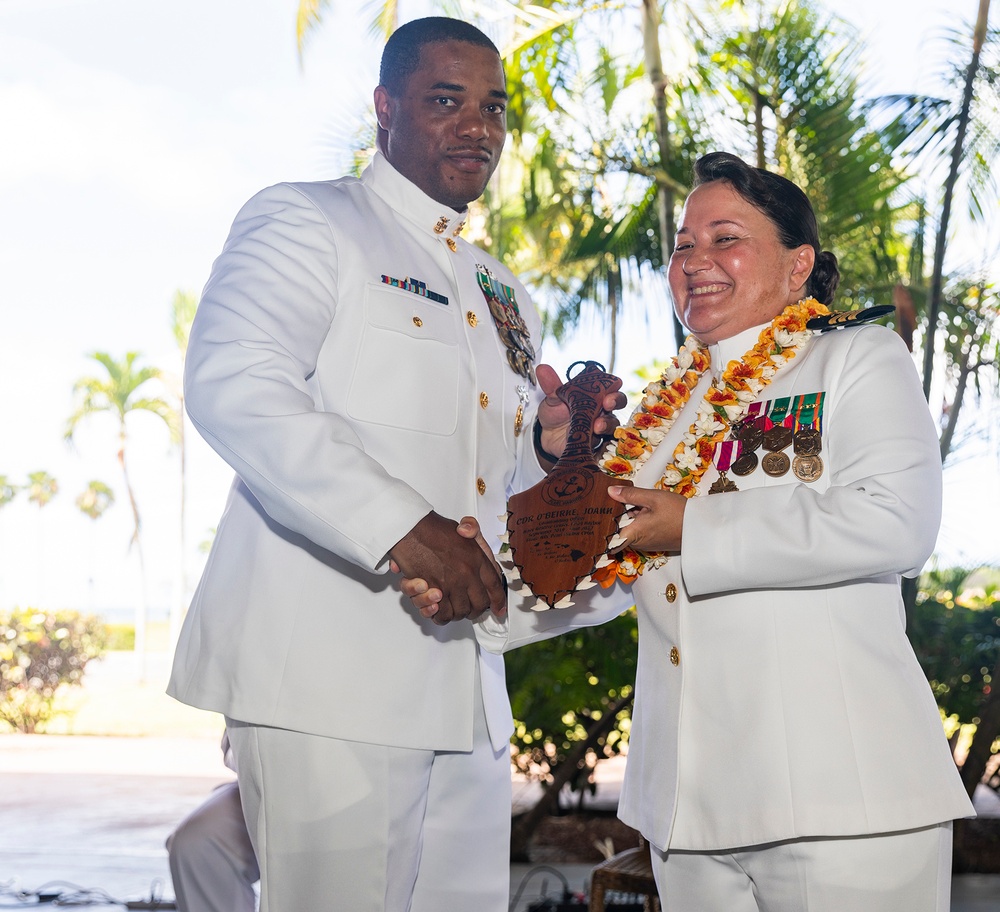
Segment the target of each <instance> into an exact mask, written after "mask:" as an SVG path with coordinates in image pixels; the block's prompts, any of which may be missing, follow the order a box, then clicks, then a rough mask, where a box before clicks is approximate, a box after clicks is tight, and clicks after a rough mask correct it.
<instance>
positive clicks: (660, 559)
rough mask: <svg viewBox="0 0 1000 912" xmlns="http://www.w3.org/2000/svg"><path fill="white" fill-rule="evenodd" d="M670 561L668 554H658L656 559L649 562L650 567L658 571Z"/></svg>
mask: <svg viewBox="0 0 1000 912" xmlns="http://www.w3.org/2000/svg"><path fill="white" fill-rule="evenodd" d="M668 560H669V558H668V557H667V555H666V554H657V555H656V557H654V558H652V559H651V560H650V561H649V567H650V569H651V570H658V569H659V568H660V567H662V566H663V565H664V564H666V562H667V561H668Z"/></svg>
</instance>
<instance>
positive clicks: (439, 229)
mask: <svg viewBox="0 0 1000 912" xmlns="http://www.w3.org/2000/svg"><path fill="white" fill-rule="evenodd" d="M447 227H448V219H447V218H445V217H444V216H443V215H442V216H441V218H439V219H438V220H437V224H436V225H435V226H434V233H435V234H444V232H445V229H446V228H447Z"/></svg>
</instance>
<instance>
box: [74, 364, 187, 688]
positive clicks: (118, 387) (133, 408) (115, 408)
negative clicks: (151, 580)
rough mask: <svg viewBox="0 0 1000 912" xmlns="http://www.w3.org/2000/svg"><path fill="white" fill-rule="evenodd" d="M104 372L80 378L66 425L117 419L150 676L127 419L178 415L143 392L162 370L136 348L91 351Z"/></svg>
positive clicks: (141, 646) (141, 640)
mask: <svg viewBox="0 0 1000 912" xmlns="http://www.w3.org/2000/svg"><path fill="white" fill-rule="evenodd" d="M89 357H90V358H92V359H93V360H94V361H96V362H97V363H98V364H99V365H100V366H101V367H102V368H103V369H104V372H103V374H101V375H100V376H86V377H81V378H80V379H79V380H77V382H76V384H75V386H74V393H75V395H76V397H77V406H76V409H75V410H74V412H73V413H72V414H71V415H70V417H69V420H68V421H67V423H66V433H65V437H66V439H67V440H68V441H72V440H73V435H74V433H75V432H76V429H77V427H78V426H79V425H80V422H81V421H83V420H84V419H86V418H90V417H92V416H94V415H99V414H109V415H111V416H112V418H113V419H114V420H115V422H116V424H117V431H118V451H117V458H118V465H119V467H120V468H121V472H122V480H123V481H124V483H125V490H126V491H127V492H128V500H129V506H130V507H131V509H132V538H131V541H130V547H131V546H133V545H134V546H135V549H136V555H137V557H138V559H139V579H140V589H141V591H140V597H139V602H138V605H137V607H136V622H135V652H136V654H137V655H138V656H139V672H140V677H142V676H144V675H145V652H146V619H147V616H148V607H147V604H146V566H145V560H144V558H143V553H142V540H141V535H140V533H141V529H142V523H141V521H140V518H139V507H138V504H137V502H136V497H135V491H134V489H133V487H132V481H131V478H130V477H129V472H128V462H127V460H126V453H127V448H128V439H129V438H128V427H129V425H128V417H129V415H130V414H135V413H138V412H149V413H151V414H153V415H156V416H157V417H158V418H160V419H161V420H162V421H163V422H164V423H165V424H166V425H167V427H168V428H169V429H170V430H171V431H173V429H174V428H175V427H176V423H177V413H176V411H175V410H174V409H172V408H171V406H170V404H169V403H168V402H167V401H166V400H165V399H162V398H160V397H156V396H152V397H150V396H144V395H141V394H140V389H141V388H142V387H144V386H145V385H146V384H147V383H149V382H150V381H151V380H158V379H159V378H160V371H159V369H158V368H155V367H139V366H138V365H137V364H136V361H137V359H138V357H139V354H138V353H137V352H127V353H126V354H125V357H124V358H123V359H122V360H121V361H116V360H115V359H114V358H112V357H111V355H109V354H107V352H100V351H99V352H92V353H91V354H90V355H89Z"/></svg>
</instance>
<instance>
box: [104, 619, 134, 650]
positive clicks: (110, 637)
mask: <svg viewBox="0 0 1000 912" xmlns="http://www.w3.org/2000/svg"><path fill="white" fill-rule="evenodd" d="M105 631H106V635H107V642H106V644H105V649H107V651H108V652H131V651H132V650H133V649H135V624H108V625H107V626H106V627H105Z"/></svg>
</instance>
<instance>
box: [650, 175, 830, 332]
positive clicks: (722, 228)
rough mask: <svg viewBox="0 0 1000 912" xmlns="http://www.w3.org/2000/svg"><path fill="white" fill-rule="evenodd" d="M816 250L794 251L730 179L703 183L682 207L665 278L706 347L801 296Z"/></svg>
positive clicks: (770, 316) (685, 319)
mask: <svg viewBox="0 0 1000 912" xmlns="http://www.w3.org/2000/svg"><path fill="white" fill-rule="evenodd" d="M814 261H815V252H814V251H813V248H812V247H811V246H810V245H808V244H803V245H802V246H800V247H794V248H792V249H789V248H787V247H784V246H783V245H782V243H781V241H780V240H779V238H778V232H777V230H776V229H775V226H774V224H773V223H772V222H771V220H770V219H769V218H768V217H767V216H766V215H764V213H763V212H761V211H760V210H759V209H757V208H756V207H755V206H752V205H751V204H750V203H748V202H747V201H746V200H745V199H743V197H742V196H740V195H739V194H738V193H737V192H736V191H735V190H734V189H733V187H732V185H731V184H730V183H729V182H728V181H724V180H717V181H711V182H709V183H706V184H701V185H700V186H698V187H695V189H694V190H692V191H691V193H690V195H689V196H688V198H687V201H686V202H685V203H684V210H683V211H682V212H681V219H680V227H679V228H678V231H677V240H676V246H675V247H674V253H673V255H672V256H671V257H670V268H669V272H668V277H669V281H670V293H671V296H672V297H673V300H674V310H675V311H676V313H677V318H678V319H679V320H680V321H681V323H683V324H684V326H686V327H687V329H688V331H689V332H691V333H692V334H693V335H695V336H696V337H697V338H698V339H700V340H701V341H702V342H704V343H705V344H706V345H710V344H712V343H713V342H718V341H720V340H722V339H728V338H730V337H731V336H735V335H738V334H739V333H741V332H743V330H745V329H750V328H751V327H753V326H759V325H760V324H762V323H767V322H769V321H771V320H773V319H774V318H775V317H776V316H777V315H778V314H779V313H781V312H782V311H783V310H784V309H785V307H787V306H788V305H789V304H794V303H795V302H796V301H798V300H799V299H800V298H801V297H802V296H803V294H804V288H805V285H806V281H807V280H808V278H809V273H810V272H812V267H813V263H814Z"/></svg>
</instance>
